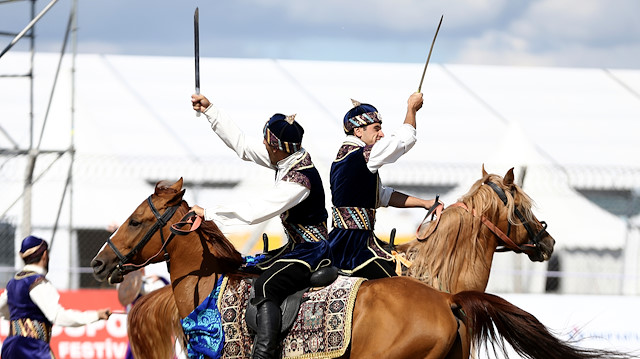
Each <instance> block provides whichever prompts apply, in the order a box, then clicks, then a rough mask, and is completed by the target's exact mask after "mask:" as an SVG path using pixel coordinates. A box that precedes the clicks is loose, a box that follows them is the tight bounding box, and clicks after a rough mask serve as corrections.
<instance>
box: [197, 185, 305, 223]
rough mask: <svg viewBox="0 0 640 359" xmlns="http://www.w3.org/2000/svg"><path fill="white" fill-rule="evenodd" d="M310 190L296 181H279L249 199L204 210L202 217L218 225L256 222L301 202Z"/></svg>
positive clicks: (276, 214) (269, 217)
mask: <svg viewBox="0 0 640 359" xmlns="http://www.w3.org/2000/svg"><path fill="white" fill-rule="evenodd" d="M309 193H311V191H310V190H309V189H308V188H307V187H305V186H303V185H301V184H298V183H294V182H287V181H279V182H277V183H276V185H275V186H274V187H273V188H272V189H270V190H268V191H265V192H263V193H262V195H261V196H259V197H255V198H253V199H252V200H251V201H250V202H249V201H239V202H234V203H233V205H232V206H229V205H222V206H216V207H210V208H207V209H205V210H204V219H205V220H208V221H211V220H212V221H214V222H216V224H218V225H223V226H233V225H241V224H256V223H260V222H264V221H266V220H268V219H271V218H273V217H275V216H278V215H279V214H281V213H283V212H284V211H286V210H288V209H290V208H292V207H293V206H295V205H297V204H298V203H300V202H302V201H304V200H305V198H307V197H308V196H309Z"/></svg>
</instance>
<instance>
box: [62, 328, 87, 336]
mask: <svg viewBox="0 0 640 359" xmlns="http://www.w3.org/2000/svg"><path fill="white" fill-rule="evenodd" d="M84 331H85V329H84V326H82V327H65V328H64V333H65V334H66V335H68V336H70V337H72V338H79V337H82V336H84Z"/></svg>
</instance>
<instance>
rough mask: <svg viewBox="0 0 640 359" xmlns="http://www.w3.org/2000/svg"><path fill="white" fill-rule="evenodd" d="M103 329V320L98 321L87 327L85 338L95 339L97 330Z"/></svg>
mask: <svg viewBox="0 0 640 359" xmlns="http://www.w3.org/2000/svg"><path fill="white" fill-rule="evenodd" d="M102 329H104V320H99V321H97V322H93V323H91V324H88V325H87V329H86V330H87V336H88V337H95V336H96V332H97V331H98V330H102Z"/></svg>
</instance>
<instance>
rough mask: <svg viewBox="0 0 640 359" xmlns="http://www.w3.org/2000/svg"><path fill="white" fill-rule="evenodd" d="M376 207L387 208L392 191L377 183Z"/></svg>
mask: <svg viewBox="0 0 640 359" xmlns="http://www.w3.org/2000/svg"><path fill="white" fill-rule="evenodd" d="M378 183H379V184H378V207H388V206H389V200H390V199H391V194H393V191H394V189H393V188H391V187H385V186H383V185H382V183H380V182H378Z"/></svg>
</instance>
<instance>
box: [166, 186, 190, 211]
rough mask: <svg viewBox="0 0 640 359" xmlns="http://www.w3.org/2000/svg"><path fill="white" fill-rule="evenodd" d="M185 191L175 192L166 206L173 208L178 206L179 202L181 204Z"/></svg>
mask: <svg viewBox="0 0 640 359" xmlns="http://www.w3.org/2000/svg"><path fill="white" fill-rule="evenodd" d="M185 191H186V190H184V189H183V190H182V191H177V192H176V193H175V194H174V195H173V197H171V199H170V200H168V201H167V206H169V207H171V206H175V205H177V204H180V202H182V197H183V196H184V192H185Z"/></svg>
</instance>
